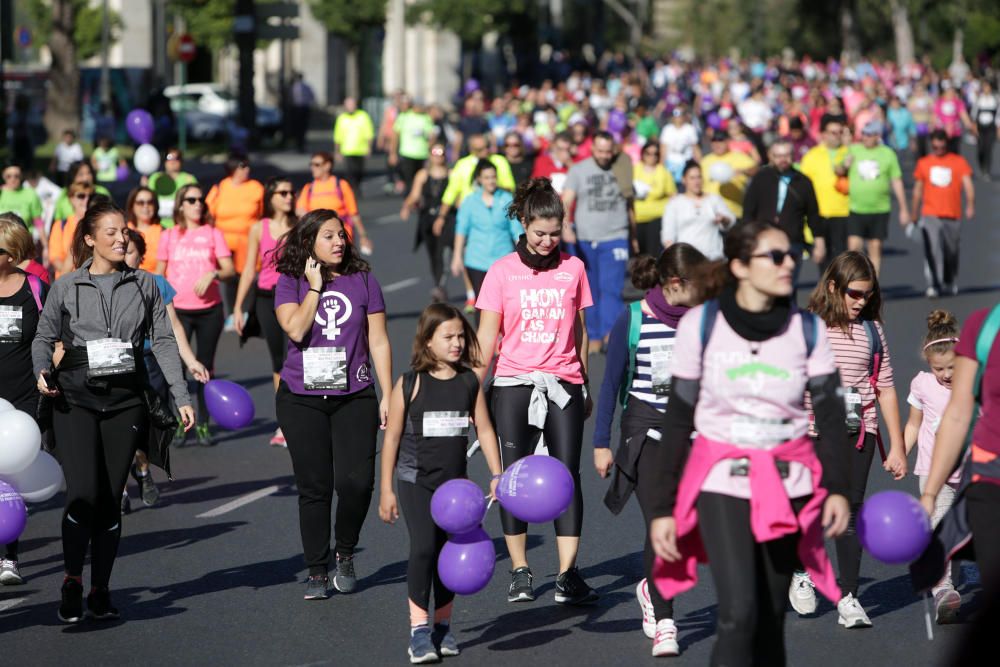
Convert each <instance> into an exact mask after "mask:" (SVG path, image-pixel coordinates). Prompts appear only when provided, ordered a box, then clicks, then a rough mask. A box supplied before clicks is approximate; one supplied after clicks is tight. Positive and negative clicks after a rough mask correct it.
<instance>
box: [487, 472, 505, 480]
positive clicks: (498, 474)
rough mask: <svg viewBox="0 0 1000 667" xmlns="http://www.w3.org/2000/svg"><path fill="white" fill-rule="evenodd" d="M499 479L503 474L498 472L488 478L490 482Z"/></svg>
mask: <svg viewBox="0 0 1000 667" xmlns="http://www.w3.org/2000/svg"><path fill="white" fill-rule="evenodd" d="M501 477H503V473H499V472H498V473H497V474H495V475H493V476H492V477H490V481H493V480H494V479H500V478H501Z"/></svg>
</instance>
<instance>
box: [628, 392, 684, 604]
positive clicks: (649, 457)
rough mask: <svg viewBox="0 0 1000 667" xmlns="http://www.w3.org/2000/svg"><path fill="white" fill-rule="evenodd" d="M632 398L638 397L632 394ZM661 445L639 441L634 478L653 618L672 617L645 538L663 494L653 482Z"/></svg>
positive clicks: (654, 442) (651, 546)
mask: <svg viewBox="0 0 1000 667" xmlns="http://www.w3.org/2000/svg"><path fill="white" fill-rule="evenodd" d="M632 400H633V401H634V400H638V399H635V398H633V399H632ZM664 446H666V445H663V444H662V443H660V442H657V441H656V440H653V439H651V438H649V437H647V438H646V441H645V442H644V443H643V444H642V452H641V453H640V454H639V460H638V461H637V462H636V473H637V475H638V476H637V477H636V480H635V497H636V500H638V501H639V507H640V508H641V509H642V519H643V525H644V526H645V527H646V530H645V531H644V532H645V536H646V541H645V544H644V545H643V548H642V567H643V572H644V573H645V575H646V582H647V584H648V585H649V599H650V600H652V602H653V612H654V613H655V614H656V620H657V621H660V620H663V619H665V618H673V617H674V601H673V600H668V599H666V598H664V597H663V596H662V595H660V589H658V588H657V587H656V586H655V585H654V584H653V561H654V560H656V554H655V553H654V552H653V545H652V543H651V542H650V541H649V523H650V522H651V521H652V520H653V519H654V518H656V515H655V514H654V513H653V510H654V508H655V507H656V506H657V503H658V502H659V501H660V498H661V496H662V495H663V487H662V486H660V485H658V484H657V481H658V480H657V478H656V474H655V471H656V465H657V458H656V450H657V448H658V447H664Z"/></svg>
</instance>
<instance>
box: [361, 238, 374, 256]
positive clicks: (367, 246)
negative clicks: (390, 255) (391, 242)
mask: <svg viewBox="0 0 1000 667" xmlns="http://www.w3.org/2000/svg"><path fill="white" fill-rule="evenodd" d="M358 247H359V248H360V249H361V254H362V255H370V254H372V252H373V251H374V249H375V246H373V245H372V240H371V239H370V238H368V237H367V236H362V237H361V238H360V239H359V241H358Z"/></svg>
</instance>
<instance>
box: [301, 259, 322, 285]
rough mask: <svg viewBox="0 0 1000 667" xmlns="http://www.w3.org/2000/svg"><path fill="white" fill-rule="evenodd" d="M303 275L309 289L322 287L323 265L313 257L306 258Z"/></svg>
mask: <svg viewBox="0 0 1000 667" xmlns="http://www.w3.org/2000/svg"><path fill="white" fill-rule="evenodd" d="M305 277H306V280H307V281H308V282H309V288H310V289H318V290H321V289H323V265H322V264H320V263H319V261H318V260H316V259H315V258H313V257H310V258H309V259H307V260H306V270H305Z"/></svg>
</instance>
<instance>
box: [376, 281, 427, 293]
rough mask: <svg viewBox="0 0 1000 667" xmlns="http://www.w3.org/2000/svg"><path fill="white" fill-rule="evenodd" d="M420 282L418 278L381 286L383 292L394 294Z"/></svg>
mask: <svg viewBox="0 0 1000 667" xmlns="http://www.w3.org/2000/svg"><path fill="white" fill-rule="evenodd" d="M419 282H420V278H407V279H406V280H400V281H398V282H394V283H389V284H388V285H383V286H382V291H383V292H395V291H397V290H401V289H406V288H407V287H413V286H414V285H416V284H417V283H419Z"/></svg>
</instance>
